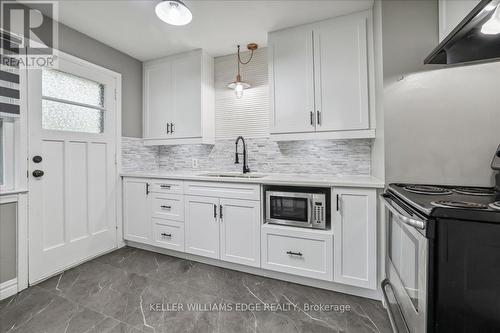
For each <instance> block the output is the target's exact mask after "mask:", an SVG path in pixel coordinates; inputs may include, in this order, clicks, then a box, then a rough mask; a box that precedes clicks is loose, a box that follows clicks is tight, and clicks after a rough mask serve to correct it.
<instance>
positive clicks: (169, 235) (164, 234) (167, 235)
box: [161, 232, 172, 237]
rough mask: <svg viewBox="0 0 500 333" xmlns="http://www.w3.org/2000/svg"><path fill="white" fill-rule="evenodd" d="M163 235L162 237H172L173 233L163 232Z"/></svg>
mask: <svg viewBox="0 0 500 333" xmlns="http://www.w3.org/2000/svg"><path fill="white" fill-rule="evenodd" d="M161 236H162V237H172V234H166V233H164V232H162V233H161Z"/></svg>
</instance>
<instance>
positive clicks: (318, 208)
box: [312, 194, 326, 229]
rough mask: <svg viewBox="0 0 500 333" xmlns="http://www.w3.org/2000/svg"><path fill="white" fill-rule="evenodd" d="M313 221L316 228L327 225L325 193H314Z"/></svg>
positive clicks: (322, 227)
mask: <svg viewBox="0 0 500 333" xmlns="http://www.w3.org/2000/svg"><path fill="white" fill-rule="evenodd" d="M312 201H313V202H312V204H313V207H312V210H313V221H312V224H313V226H314V227H315V228H321V229H324V228H325V225H326V200H325V196H324V195H316V194H315V195H313V200H312Z"/></svg>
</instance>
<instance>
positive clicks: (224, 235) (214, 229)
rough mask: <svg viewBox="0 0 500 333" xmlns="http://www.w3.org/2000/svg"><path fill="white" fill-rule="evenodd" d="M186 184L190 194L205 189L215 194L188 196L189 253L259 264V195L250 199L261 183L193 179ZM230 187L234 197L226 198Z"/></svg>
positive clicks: (187, 241) (255, 265) (248, 264)
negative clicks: (199, 180) (231, 182)
mask: <svg viewBox="0 0 500 333" xmlns="http://www.w3.org/2000/svg"><path fill="white" fill-rule="evenodd" d="M185 187H186V192H188V193H189V192H190V191H191V192H192V193H197V192H196V191H197V189H203V190H202V193H210V194H212V195H214V196H197V195H187V196H185V206H186V209H185V216H186V252H188V253H192V254H197V255H200V256H205V257H209V258H215V259H221V260H224V261H228V262H233V263H237V264H242V265H247V266H254V267H260V226H261V219H260V214H261V209H260V197H256V198H258V200H249V199H248V196H249V193H251V194H252V195H253V194H254V193H259V188H260V186H259V185H248V184H230V186H229V185H227V184H226V186H220V184H214V185H211V184H210V183H201V182H198V183H196V182H193V183H186V185H185ZM228 190H230V191H231V192H230V193H232V196H233V198H235V199H230V198H226V196H229V192H228ZM200 191H201V190H200Z"/></svg>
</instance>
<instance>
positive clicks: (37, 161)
mask: <svg viewBox="0 0 500 333" xmlns="http://www.w3.org/2000/svg"><path fill="white" fill-rule="evenodd" d="M41 161H42V156H38V155H37V156H33V162H35V163H40V162H41Z"/></svg>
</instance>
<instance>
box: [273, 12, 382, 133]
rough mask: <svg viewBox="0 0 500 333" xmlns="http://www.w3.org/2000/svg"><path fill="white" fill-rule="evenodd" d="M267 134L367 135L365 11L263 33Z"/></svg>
mask: <svg viewBox="0 0 500 333" xmlns="http://www.w3.org/2000/svg"><path fill="white" fill-rule="evenodd" d="M269 54H270V58H269V72H270V81H271V96H272V105H273V107H272V110H271V116H270V118H271V138H273V139H274V140H278V141H279V140H300V139H337V138H346V139H348V138H373V137H374V136H375V130H374V129H375V122H374V121H370V119H374V118H375V117H374V116H373V115H374V99H373V96H374V84H373V82H374V78H373V29H372V13H371V11H365V12H360V13H356V14H351V15H346V16H342V17H337V18H333V19H329V20H326V21H321V22H318V23H313V24H308V25H304V26H300V27H296V28H292V29H286V30H281V31H277V32H272V33H270V34H269Z"/></svg>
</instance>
